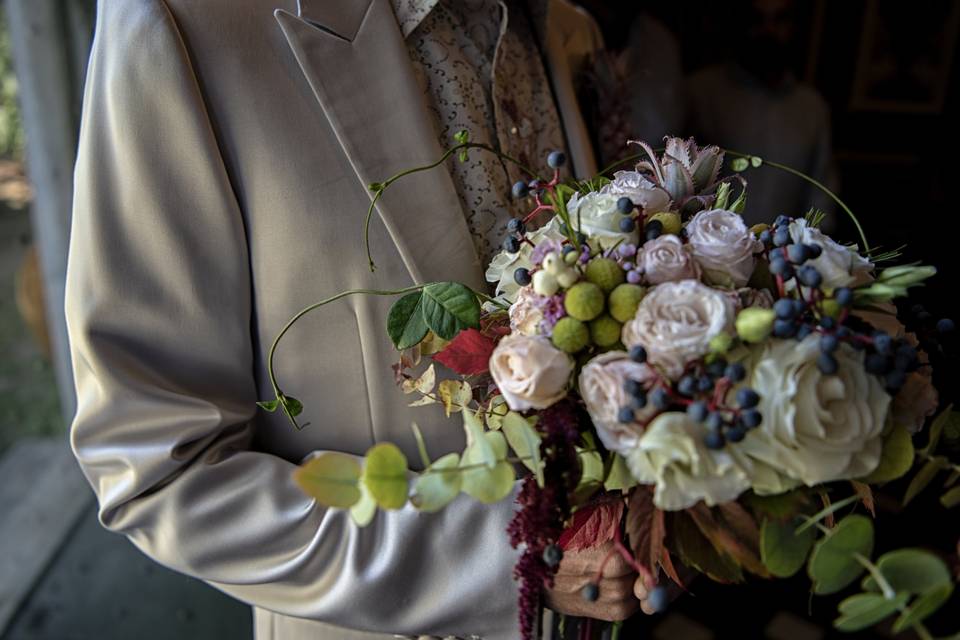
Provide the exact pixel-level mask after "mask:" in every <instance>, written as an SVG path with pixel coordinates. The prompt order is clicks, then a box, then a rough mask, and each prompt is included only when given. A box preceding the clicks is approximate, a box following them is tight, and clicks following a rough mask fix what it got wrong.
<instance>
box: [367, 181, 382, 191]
mask: <svg viewBox="0 0 960 640" xmlns="http://www.w3.org/2000/svg"><path fill="white" fill-rule="evenodd" d="M384 188H385V186H384V184H383V183H382V182H371V183H370V184H368V185H367V189H370V191H373V192H374V193H376V192H377V191H383V190H384Z"/></svg>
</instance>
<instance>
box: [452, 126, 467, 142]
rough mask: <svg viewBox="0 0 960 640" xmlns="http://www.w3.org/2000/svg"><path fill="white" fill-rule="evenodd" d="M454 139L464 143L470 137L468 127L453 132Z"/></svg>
mask: <svg viewBox="0 0 960 640" xmlns="http://www.w3.org/2000/svg"><path fill="white" fill-rule="evenodd" d="M453 139H454V140H456V141H457V142H458V143H459V144H464V143H466V142H467V141H468V140H469V139H470V132H469V131H468V130H466V129H460V131H457V132H456V133H455V134H453Z"/></svg>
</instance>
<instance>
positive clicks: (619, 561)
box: [603, 553, 636, 578]
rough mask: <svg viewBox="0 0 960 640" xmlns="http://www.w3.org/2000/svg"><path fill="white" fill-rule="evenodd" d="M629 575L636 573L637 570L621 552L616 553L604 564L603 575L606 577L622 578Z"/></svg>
mask: <svg viewBox="0 0 960 640" xmlns="http://www.w3.org/2000/svg"><path fill="white" fill-rule="evenodd" d="M629 575H636V571H634V569H633V567H632V566H630V564H628V563H627V561H626V559H624V557H623V556H622V555H620V554H619V553H615V554H614V555H613V556H611V557H610V559H609V560H607V563H606V564H605V565H603V577H605V578H622V577H623V576H629Z"/></svg>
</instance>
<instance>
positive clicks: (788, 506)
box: [743, 489, 810, 521]
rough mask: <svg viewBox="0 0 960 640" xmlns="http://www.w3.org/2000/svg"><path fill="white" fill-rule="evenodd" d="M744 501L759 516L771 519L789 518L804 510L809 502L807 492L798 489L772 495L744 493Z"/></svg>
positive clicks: (782, 519) (781, 519)
mask: <svg viewBox="0 0 960 640" xmlns="http://www.w3.org/2000/svg"><path fill="white" fill-rule="evenodd" d="M743 501H744V502H745V503H746V504H747V506H748V507H750V509H752V510H753V512H754V513H755V514H756V515H758V516H763V517H766V518H769V519H771V520H780V521H784V520H789V519H791V518H793V517H794V516H796V515H798V514H799V513H800V512H801V511H803V509H804V507H806V506H807V504H809V502H810V499H809V498H808V497H807V494H806V493H805V492H804V491H803V490H801V489H797V490H795V491H788V492H786V493H780V494H777V495H772V496H758V495H757V494H755V493H746V494H744V495H743Z"/></svg>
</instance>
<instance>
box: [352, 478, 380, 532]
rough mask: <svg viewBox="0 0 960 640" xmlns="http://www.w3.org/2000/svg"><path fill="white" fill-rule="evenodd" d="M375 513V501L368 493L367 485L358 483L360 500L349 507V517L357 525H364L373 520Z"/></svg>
mask: <svg viewBox="0 0 960 640" xmlns="http://www.w3.org/2000/svg"><path fill="white" fill-rule="evenodd" d="M375 515H377V501H376V500H374V499H373V496H372V495H370V490H369V489H367V485H365V484H363V483H362V482H361V483H360V502H358V503H357V504H355V505H353V506H352V507H350V518H351V519H352V520H353V521H354V522H355V523H356V524H357V526H358V527H365V526H367V525H368V524H370V523H371V522H373V517H374V516H375Z"/></svg>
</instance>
